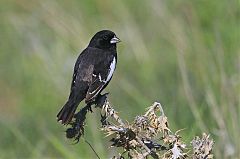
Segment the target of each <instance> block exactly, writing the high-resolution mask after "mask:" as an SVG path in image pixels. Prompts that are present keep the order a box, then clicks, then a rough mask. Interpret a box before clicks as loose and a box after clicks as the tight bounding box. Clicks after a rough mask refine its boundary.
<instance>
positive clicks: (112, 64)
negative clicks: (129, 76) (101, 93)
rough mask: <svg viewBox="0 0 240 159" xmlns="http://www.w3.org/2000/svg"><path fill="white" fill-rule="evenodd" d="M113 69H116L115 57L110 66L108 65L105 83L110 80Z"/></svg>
mask: <svg viewBox="0 0 240 159" xmlns="http://www.w3.org/2000/svg"><path fill="white" fill-rule="evenodd" d="M115 68H116V59H115V57H114V58H113V61H112V63H111V65H110V70H109V74H108V76H107V80H106V81H107V82H108V81H109V80H110V79H111V77H112V75H113V72H114V70H115Z"/></svg>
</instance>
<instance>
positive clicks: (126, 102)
mask: <svg viewBox="0 0 240 159" xmlns="http://www.w3.org/2000/svg"><path fill="white" fill-rule="evenodd" d="M239 15H240V6H239V2H238V1H236V0H230V1H226V0H225V1H224V0H223V1H217V0H212V1H206V0H202V1H186V0H185V1H173V0H168V1H166V0H161V1H160V0H148V1H147V0H143V1H137V0H133V1H127V0H122V1H109V0H107V1H93V0H90V1H78V0H70V1H62V0H60V1H56V0H53V1H47V0H42V1H40V0H39V1H37V0H35V1H27V0H9V1H7V0H1V2H0V19H1V20H0V37H1V40H0V88H1V91H0V109H1V111H0V133H1V135H0V141H1V142H0V158H70V159H71V158H96V156H95V154H94V153H93V152H92V150H91V149H90V148H89V145H88V144H86V143H85V142H84V141H83V140H80V142H79V143H78V144H76V145H72V141H69V140H67V139H66V138H65V136H64V135H65V133H64V131H65V128H64V127H63V126H61V125H60V124H59V123H57V122H56V113H57V112H58V110H59V109H60V108H61V106H62V105H63V104H64V102H65V100H66V99H67V96H68V93H69V87H70V83H71V76H72V71H73V65H74V63H75V60H76V58H77V56H78V53H79V52H80V51H81V50H82V49H84V48H85V47H86V45H87V43H88V42H89V40H90V39H89V38H90V37H91V36H92V35H93V34H94V33H95V32H97V31H99V30H102V29H111V30H113V31H114V32H115V33H117V35H118V37H119V38H120V39H121V40H122V43H120V44H119V47H118V65H117V70H116V72H115V74H114V77H113V79H112V81H111V83H110V84H109V86H108V87H107V91H109V92H110V95H109V100H110V101H111V103H112V104H113V105H116V107H114V108H115V109H116V110H118V111H119V113H120V114H121V117H122V118H123V119H127V120H129V121H133V120H134V117H135V116H137V115H139V114H142V112H144V110H145V107H146V106H148V105H149V104H150V103H152V102H153V101H156V100H159V102H161V104H162V105H163V109H164V112H165V114H167V116H168V121H169V123H170V124H171V125H170V127H171V130H172V131H174V132H175V131H176V130H179V129H184V130H183V131H181V136H182V138H183V139H184V141H187V142H190V141H191V140H192V137H193V136H196V135H198V136H201V133H202V132H206V133H210V134H211V137H213V138H214V141H215V144H214V156H215V157H216V158H239V157H240V152H239V150H240V138H239V132H240V125H239V123H240V72H239V70H240V69H239V67H240V65H239V64H240V53H239V51H240V47H239V41H240V29H239V28H240V19H239ZM82 105H84V104H82ZM98 119H99V113H89V114H88V115H87V120H86V124H87V125H86V127H85V128H86V130H85V136H84V137H85V138H86V139H87V140H88V141H89V142H90V143H91V145H92V146H93V147H94V149H95V150H96V151H97V153H98V154H99V156H100V157H101V158H107V157H110V156H113V155H112V154H113V153H114V151H113V150H112V149H111V148H109V149H108V148H107V147H109V146H110V145H109V143H108V142H107V141H106V140H103V138H104V135H103V134H102V132H101V131H100V130H99V127H100V125H101V123H100V122H99V120H98Z"/></svg>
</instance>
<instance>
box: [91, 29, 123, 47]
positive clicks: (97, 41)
mask: <svg viewBox="0 0 240 159" xmlns="http://www.w3.org/2000/svg"><path fill="white" fill-rule="evenodd" d="M119 42H120V39H119V38H118V37H117V36H116V34H115V33H114V32H112V31H110V30H102V31H99V32H97V33H96V34H95V35H94V36H93V38H92V39H91V41H90V43H89V46H90V47H95V48H99V49H110V48H116V44H117V43H119Z"/></svg>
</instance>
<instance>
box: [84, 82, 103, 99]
mask: <svg viewBox="0 0 240 159" xmlns="http://www.w3.org/2000/svg"><path fill="white" fill-rule="evenodd" d="M105 84H106V82H105V81H101V80H100V79H99V77H93V82H92V83H91V85H90V86H89V88H88V91H87V95H86V98H85V100H86V102H88V101H91V100H92V99H93V98H94V97H96V95H98V94H99V93H100V91H101V90H102V89H103V87H104V85H105Z"/></svg>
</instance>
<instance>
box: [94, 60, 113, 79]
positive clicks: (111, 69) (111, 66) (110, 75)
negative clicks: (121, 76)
mask: <svg viewBox="0 0 240 159" xmlns="http://www.w3.org/2000/svg"><path fill="white" fill-rule="evenodd" d="M115 68H116V59H115V57H114V58H113V61H112V63H111V64H110V68H109V72H108V76H107V79H106V80H104V79H102V77H101V75H100V73H99V74H98V78H99V81H100V82H104V83H107V82H108V81H109V80H110V79H111V77H112V75H113V72H114V70H115ZM95 77H96V75H95Z"/></svg>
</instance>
